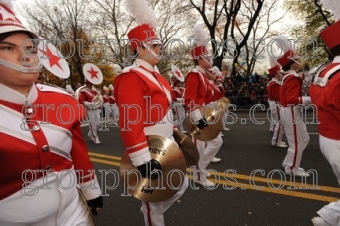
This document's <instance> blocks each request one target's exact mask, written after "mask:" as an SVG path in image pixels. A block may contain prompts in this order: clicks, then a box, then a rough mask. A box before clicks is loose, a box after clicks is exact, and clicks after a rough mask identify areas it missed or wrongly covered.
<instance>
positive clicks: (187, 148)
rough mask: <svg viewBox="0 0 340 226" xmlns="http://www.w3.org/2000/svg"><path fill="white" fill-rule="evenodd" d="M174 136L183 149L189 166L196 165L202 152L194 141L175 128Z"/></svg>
mask: <svg viewBox="0 0 340 226" xmlns="http://www.w3.org/2000/svg"><path fill="white" fill-rule="evenodd" d="M173 137H174V139H175V141H176V143H177V144H178V146H179V148H180V149H181V150H182V153H183V155H184V158H185V162H186V165H187V167H190V166H193V165H196V164H197V162H198V160H199V158H200V154H199V153H198V150H197V147H196V145H195V144H194V142H192V140H191V139H190V138H189V137H188V136H187V135H185V134H184V133H182V132H180V131H178V130H174V133H173Z"/></svg>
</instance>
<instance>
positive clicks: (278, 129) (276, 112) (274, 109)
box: [270, 104, 284, 145]
mask: <svg viewBox="0 0 340 226" xmlns="http://www.w3.org/2000/svg"><path fill="white" fill-rule="evenodd" d="M270 109H271V121H272V122H271V123H273V124H274V126H273V131H274V133H273V137H272V141H271V142H272V145H275V144H277V143H278V142H280V141H282V136H283V128H284V126H283V123H282V121H280V120H281V114H280V107H279V106H278V105H277V106H276V105H275V104H274V105H273V106H271V107H270Z"/></svg>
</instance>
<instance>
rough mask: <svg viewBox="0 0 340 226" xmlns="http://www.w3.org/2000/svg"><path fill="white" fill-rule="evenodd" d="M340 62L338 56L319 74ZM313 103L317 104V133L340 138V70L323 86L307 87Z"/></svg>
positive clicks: (321, 76) (334, 138)
mask: <svg viewBox="0 0 340 226" xmlns="http://www.w3.org/2000/svg"><path fill="white" fill-rule="evenodd" d="M339 64H340V57H339V58H335V59H334V61H333V63H332V64H330V65H329V66H327V67H326V69H325V70H324V71H323V72H322V73H321V74H320V75H319V77H320V78H323V77H324V75H325V74H326V73H327V72H328V71H329V70H330V69H332V68H333V67H335V66H336V65H339ZM309 94H310V96H311V99H312V102H313V104H315V105H316V106H317V112H318V121H319V122H320V124H319V125H318V130H319V133H320V134H321V135H322V136H324V137H327V138H329V139H333V140H340V72H339V71H338V72H337V73H335V74H334V75H333V76H332V77H331V78H330V79H329V80H328V84H327V85H326V86H324V87H321V86H319V85H314V84H312V85H311V87H310V88H309Z"/></svg>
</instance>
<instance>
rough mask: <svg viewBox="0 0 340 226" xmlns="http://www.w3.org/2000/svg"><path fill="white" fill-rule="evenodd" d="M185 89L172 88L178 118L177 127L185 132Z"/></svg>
mask: <svg viewBox="0 0 340 226" xmlns="http://www.w3.org/2000/svg"><path fill="white" fill-rule="evenodd" d="M183 91H184V90H183V89H181V88H180V87H176V86H174V87H172V91H171V98H172V102H173V104H174V109H175V116H176V122H175V124H176V126H177V128H178V129H179V130H180V131H184V128H183V121H184V119H185V109H184V106H183V105H184V98H183V94H184V93H183Z"/></svg>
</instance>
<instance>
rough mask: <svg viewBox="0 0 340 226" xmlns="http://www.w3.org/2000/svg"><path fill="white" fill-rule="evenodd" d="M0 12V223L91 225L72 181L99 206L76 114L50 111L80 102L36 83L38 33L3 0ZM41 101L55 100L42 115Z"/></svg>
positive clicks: (43, 104) (43, 102) (0, 4)
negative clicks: (32, 30) (29, 27)
mask: <svg viewBox="0 0 340 226" xmlns="http://www.w3.org/2000/svg"><path fill="white" fill-rule="evenodd" d="M0 15H1V19H0V115H1V117H0V125H1V126H0V140H1V141H6V142H1V144H0V156H1V158H0V170H1V172H6V173H2V174H1V176H0V209H1V211H0V225H3V226H9V225H30V226H45V225H68V226H71V225H89V226H93V225H94V222H93V220H92V219H91V217H90V214H89V212H88V211H87V207H86V204H85V202H84V201H83V200H82V199H81V196H80V194H79V192H78V189H77V186H76V184H75V183H74V182H76V183H79V186H80V188H81V190H82V192H83V194H84V196H85V198H86V199H87V200H88V203H89V204H90V205H92V206H93V210H99V209H100V207H102V204H103V200H102V197H101V191H100V188H99V185H98V182H97V178H96V175H95V173H94V169H93V166H92V164H91V162H90V159H89V156H88V149H87V147H86V143H85V141H84V139H83V138H82V132H81V129H80V121H81V116H79V115H78V114H71V113H68V112H69V111H65V112H63V114H62V116H60V114H58V113H57V110H56V109H60V108H62V107H63V106H65V105H67V106H69V107H70V108H69V109H73V110H74V112H78V109H79V107H78V106H77V104H78V102H77V101H76V100H74V98H72V97H71V96H70V95H69V94H68V93H66V92H64V91H62V90H60V89H57V88H54V87H51V86H47V85H43V84H36V85H35V84H34V82H35V81H36V79H37V77H38V76H39V71H40V70H41V67H40V66H39V65H40V64H39V60H38V57H37V56H36V55H34V54H33V53H34V52H35V51H33V50H35V49H36V46H35V43H34V42H32V41H30V40H29V39H38V36H37V35H36V34H34V33H32V32H31V31H30V30H28V29H26V28H25V27H24V25H23V24H22V22H21V21H20V19H18V17H17V15H16V13H15V11H14V9H13V6H12V5H10V3H9V2H8V1H6V2H5V1H0ZM3 15H6V17H5V16H3ZM27 51H28V52H27ZM46 105H48V106H51V105H53V109H49V111H48V119H47V118H46V112H45V111H44V108H40V107H38V106H46ZM45 110H46V109H45ZM72 116H73V117H72ZM60 117H61V118H60ZM70 119H71V120H70ZM47 120H48V121H47ZM62 121H63V122H65V121H67V122H68V123H62ZM9 144H10V145H9Z"/></svg>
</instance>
